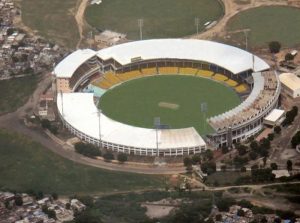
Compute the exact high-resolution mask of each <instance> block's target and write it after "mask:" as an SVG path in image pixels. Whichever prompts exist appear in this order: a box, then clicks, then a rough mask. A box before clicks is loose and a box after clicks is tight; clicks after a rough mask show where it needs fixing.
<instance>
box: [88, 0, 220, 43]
mask: <svg viewBox="0 0 300 223" xmlns="http://www.w3.org/2000/svg"><path fill="white" fill-rule="evenodd" d="M85 14H86V20H87V22H88V23H89V24H90V25H92V26H93V27H96V28H99V29H101V30H105V29H109V30H114V31H117V32H121V33H126V34H127V37H128V38H129V39H139V28H138V23H137V20H138V19H139V18H142V19H144V27H143V36H144V39H149V38H166V37H182V36H186V35H191V34H194V33H196V27H195V17H198V18H199V22H200V23H199V24H200V26H199V31H201V30H203V29H204V23H206V22H207V21H214V20H218V19H219V18H220V16H222V15H223V8H222V5H221V4H220V3H219V2H218V0H184V1H183V0H104V1H102V3H101V4H100V5H90V6H89V7H88V8H87V10H86V13H85Z"/></svg>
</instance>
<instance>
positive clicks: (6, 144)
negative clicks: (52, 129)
mask: <svg viewBox="0 0 300 223" xmlns="http://www.w3.org/2000/svg"><path fill="white" fill-rule="evenodd" d="M159 187H164V183H163V178H162V177H160V176H149V175H142V174H131V173H123V172H122V173H121V172H113V171H106V170H102V169H98V168H93V167H88V166H84V165H80V164H75V163H74V162H72V161H69V160H66V159H64V158H62V157H60V156H58V155H56V154H54V153H52V152H50V151H48V150H47V149H46V148H44V147H42V146H41V145H40V144H38V143H35V142H33V141H31V140H29V139H27V138H25V137H23V136H20V135H16V134H13V133H8V132H6V131H4V130H0V191H1V190H5V189H8V190H16V191H22V192H24V191H27V190H33V191H36V192H38V191H43V192H44V193H52V192H56V193H58V194H80V193H87V194H91V193H97V192H112V191H123V190H124V191H125V190H133V191H134V190H135V189H147V188H159Z"/></svg>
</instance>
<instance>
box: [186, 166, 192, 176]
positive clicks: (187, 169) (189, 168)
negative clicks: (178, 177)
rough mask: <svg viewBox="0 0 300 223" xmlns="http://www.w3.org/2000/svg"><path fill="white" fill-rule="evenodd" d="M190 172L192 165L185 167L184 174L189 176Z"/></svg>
mask: <svg viewBox="0 0 300 223" xmlns="http://www.w3.org/2000/svg"><path fill="white" fill-rule="evenodd" d="M192 172H193V166H192V165H189V166H186V173H188V174H191V173H192Z"/></svg>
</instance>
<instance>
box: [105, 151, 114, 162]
mask: <svg viewBox="0 0 300 223" xmlns="http://www.w3.org/2000/svg"><path fill="white" fill-rule="evenodd" d="M103 158H104V160H105V161H111V160H113V159H114V154H112V152H107V153H105V154H104V155H103Z"/></svg>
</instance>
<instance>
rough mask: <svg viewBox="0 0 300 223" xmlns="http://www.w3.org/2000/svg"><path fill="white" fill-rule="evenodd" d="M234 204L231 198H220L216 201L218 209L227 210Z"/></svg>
mask: <svg viewBox="0 0 300 223" xmlns="http://www.w3.org/2000/svg"><path fill="white" fill-rule="evenodd" d="M234 204H235V200H234V199H232V198H229V197H228V198H221V199H220V200H217V201H216V206H217V207H218V209H219V211H225V212H228V211H229V207H230V206H232V205H234Z"/></svg>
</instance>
